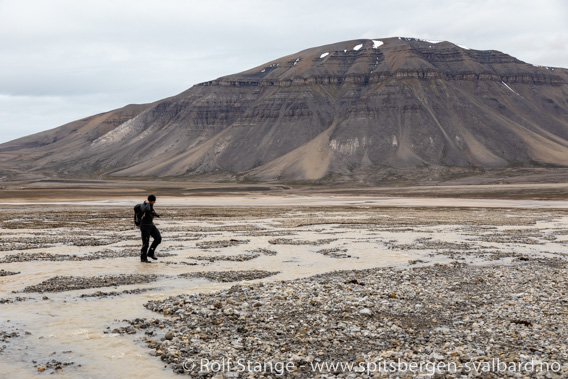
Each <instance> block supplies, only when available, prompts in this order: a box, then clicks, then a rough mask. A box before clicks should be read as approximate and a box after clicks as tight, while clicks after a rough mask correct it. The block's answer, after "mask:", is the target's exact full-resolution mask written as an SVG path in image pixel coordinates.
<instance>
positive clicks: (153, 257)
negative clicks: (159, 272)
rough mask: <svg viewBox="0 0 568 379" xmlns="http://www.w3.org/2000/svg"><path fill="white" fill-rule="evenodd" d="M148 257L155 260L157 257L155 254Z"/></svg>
mask: <svg viewBox="0 0 568 379" xmlns="http://www.w3.org/2000/svg"><path fill="white" fill-rule="evenodd" d="M148 258H152V259H153V260H155V261H157V260H158V257H156V256H155V255H148Z"/></svg>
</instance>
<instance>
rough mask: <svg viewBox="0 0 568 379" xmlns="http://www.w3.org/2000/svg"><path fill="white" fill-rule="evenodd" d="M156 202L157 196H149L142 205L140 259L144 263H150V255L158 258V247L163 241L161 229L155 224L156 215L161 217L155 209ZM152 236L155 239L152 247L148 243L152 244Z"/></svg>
mask: <svg viewBox="0 0 568 379" xmlns="http://www.w3.org/2000/svg"><path fill="white" fill-rule="evenodd" d="M155 203H156V196H154V195H150V196H148V200H144V203H143V204H142V206H141V212H142V217H141V219H140V232H141V233H142V250H141V251H140V261H141V262H143V263H150V261H149V260H148V257H150V258H152V259H158V257H156V247H158V245H159V244H160V242H162V236H161V235H160V231H159V230H158V228H156V225H154V217H158V218H159V217H160V215H158V214H157V213H156V212H155V211H154V204H155ZM150 237H152V238H153V239H154V241H152V245H150V249H148V245H149V244H150Z"/></svg>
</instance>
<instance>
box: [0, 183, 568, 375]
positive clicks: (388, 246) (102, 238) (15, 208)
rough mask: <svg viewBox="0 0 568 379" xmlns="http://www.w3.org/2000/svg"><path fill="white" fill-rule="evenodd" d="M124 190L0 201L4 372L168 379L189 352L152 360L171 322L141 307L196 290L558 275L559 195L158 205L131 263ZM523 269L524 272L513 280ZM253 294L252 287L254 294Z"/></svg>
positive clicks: (562, 224) (236, 198) (133, 247)
mask: <svg viewBox="0 0 568 379" xmlns="http://www.w3.org/2000/svg"><path fill="white" fill-rule="evenodd" d="M132 195H133V194H132V193H130V194H129V195H128V196H124V197H121V198H114V199H100V198H88V197H87V198H85V197H79V196H78V197H75V198H73V199H68V198H67V199H66V198H54V197H53V196H48V197H47V198H40V197H26V196H21V197H19V198H18V197H16V196H12V197H8V198H5V199H4V205H3V213H4V218H3V219H2V220H1V228H0V238H1V243H0V270H3V271H0V272H1V273H2V276H0V284H1V285H0V288H1V290H0V308H1V309H2V311H1V312H0V314H1V316H0V333H1V334H0V337H1V341H0V349H1V350H0V365H1V366H2V368H3V375H5V376H7V377H10V378H28V377H30V376H32V375H38V374H39V375H47V374H49V373H56V374H57V375H56V376H57V377H69V378H74V377H93V378H105V377H132V376H139V377H172V378H173V377H178V375H177V374H176V373H175V372H174V371H179V370H180V360H181V359H186V358H189V357H190V355H185V356H184V355H183V354H182V355H180V356H179V357H178V358H174V356H173V355H172V356H171V357H170V356H169V355H168V356H164V355H163V354H165V352H164V351H162V350H160V349H159V348H157V347H156V346H157V344H161V343H163V340H161V339H162V338H164V339H165V337H164V333H165V331H166V330H170V329H171V328H173V326H172V325H173V324H172V322H173V321H174V320H175V319H176V317H175V315H171V314H167V313H166V314H164V312H163V311H160V312H159V313H157V312H155V311H152V310H150V309H148V308H146V307H145V304H147V303H148V302H149V301H154V302H160V301H167V299H168V298H169V297H172V298H173V297H176V296H178V295H182V294H183V295H197V294H202V295H201V298H202V299H203V301H204V304H203V306H204V307H205V303H206V302H207V301H208V300H207V299H209V296H215V295H214V294H215V293H218V291H227V290H229V289H230V288H231V287H232V286H234V285H235V284H238V285H240V286H242V288H245V287H246V286H249V285H258V283H267V284H270V283H272V284H274V285H277V284H278V283H280V282H282V281H293V282H291V283H296V281H298V280H310V279H308V278H310V277H313V276H314V275H332V276H333V275H336V274H333V272H335V271H338V270H340V271H345V270H347V271H348V272H351V273H356V272H362V271H364V270H367V269H371V268H379V269H387V268H388V270H395V271H396V272H399V271H400V270H410V269H412V270H414V269H417V270H429V269H433V268H435V270H436V272H437V274H438V275H444V271H448V270H450V271H451V270H452V267H455V265H456V264H459V265H461V266H460V267H466V268H465V270H468V268H467V267H471V268H472V270H473V269H479V268H485V267H511V266H514V265H523V264H525V265H530V264H552V265H557V266H558V267H557V270H559V271H555V272H554V273H553V274H554V275H559V273H560V274H562V275H564V274H565V273H566V266H565V262H566V254H567V251H568V210H567V208H568V207H567V202H566V201H565V200H558V199H557V200H556V201H553V200H550V199H548V200H541V201H537V200H535V199H529V200H521V199H491V198H485V199H476V200H469V199H464V198H453V199H430V198H426V199H425V198H423V197H421V198H401V197H382V196H381V197H377V196H373V195H369V194H357V195H354V194H353V193H350V194H348V195H345V194H319V195H318V194H314V193H309V194H298V193H294V194H288V193H286V194H273V195H270V194H266V193H251V192H247V193H246V194H242V193H241V194H240V195H238V194H229V195H227V194H220V195H219V196H215V197H207V196H197V195H195V194H192V195H191V196H180V197H176V196H160V197H159V199H158V203H157V204H156V209H157V210H158V212H159V213H160V214H161V215H162V216H163V217H162V218H161V219H160V220H158V221H157V224H158V227H159V228H160V230H161V232H162V236H163V237H164V242H163V244H162V245H161V246H160V247H159V250H158V257H159V260H158V261H157V262H154V263H152V264H141V263H140V262H139V258H138V253H139V245H140V242H139V231H138V230H137V229H135V228H134V227H133V225H132V221H131V218H132V215H131V213H132V206H133V205H134V204H135V203H136V202H137V201H139V199H138V198H137V197H135V196H132ZM57 200H59V201H57ZM7 202H11V204H7ZM539 262H540V263H539ZM397 270H398V271H397ZM223 272H225V273H226V275H223ZM238 272H242V273H240V274H238ZM530 272H531V270H530V269H529V270H525V271H524V274H523V275H525V277H523V280H526V276H527V275H530ZM257 275H258V276H257ZM338 275H339V274H338ZM341 275H343V274H341ZM365 275H367V274H365ZM432 275H433V274H432ZM550 275H552V274H550ZM257 277H258V279H257ZM330 278H331V279H330V280H334V279H333V277H330ZM341 280H343V279H341ZM367 280H369V279H367ZM393 285H396V284H393ZM423 285H426V286H427V285H428V284H427V282H426V281H425V282H424V283H423ZM447 285H452V283H447ZM308 287H309V286H308ZM291 288H296V287H295V285H292V287H291ZM301 288H302V286H300V287H299V289H300V290H301ZM294 290H295V289H294ZM433 290H436V291H442V292H444V291H445V290H447V288H446V289H444V288H436V289H433ZM541 290H543V291H544V290H546V288H543V289H541ZM255 291H257V292H258V293H262V291H263V290H262V288H259V287H258V286H257V287H255ZM192 301H194V302H195V301H197V300H195V299H194V300H192ZM288 306H289V305H288ZM561 306H562V309H561V310H560V311H566V305H565V303H561ZM275 307H276V305H275ZM367 307H368V306H365V307H362V308H361V309H358V310H357V312H359V311H361V310H362V309H363V308H367ZM369 309H370V308H369ZM365 312H366V311H365ZM137 319H138V320H146V321H143V322H142V321H141V322H135V321H134V320H137ZM161 319H163V320H165V321H158V322H157V324H156V325H158V327H157V328H156V329H157V331H156V333H155V334H153V335H149V334H145V332H146V331H148V330H149V329H147V328H148V325H149V324H150V321H149V320H161ZM281 321H282V320H281ZM282 322H286V320H283V321H282ZM531 322H532V321H531ZM160 323H161V324H163V325H164V326H163V327H162V328H160V327H159V325H161V324H160ZM132 325H134V327H132ZM140 325H144V327H143V328H141V327H140ZM129 327H130V329H129ZM211 327H212V326H211ZM558 327H559V329H558V330H557V331H556V333H557V335H558V336H564V334H563V333H565V330H566V325H565V324H562V325H559V326H558ZM175 328H179V325H176V326H175ZM212 328H213V327H212ZM160 330H162V332H164V333H161V334H160ZM171 330H172V331H173V330H174V329H171ZM175 330H178V329H175ZM213 331H214V329H211V331H210V333H212V332H213ZM180 338H181V337H180ZM369 338H370V339H372V338H375V339H377V338H378V337H376V336H375V337H369ZM535 338H536V337H535ZM165 340H167V339H165ZM148 341H150V342H148ZM316 345H317V344H316ZM316 347H317V346H316ZM161 348H162V349H163V346H162V347H161ZM559 349H560V355H558V356H556V355H555V356H554V357H555V359H557V358H558V357H560V358H562V357H565V353H566V349H565V347H564V350H562V347H560V348H559ZM157 351H162V355H160V354H157V353H156V352H157ZM513 351H514V349H513ZM519 351H520V348H519ZM188 354H189V353H188ZM195 354H196V355H195V357H202V356H200V355H199V353H195ZM519 354H520V353H519ZM562 354H564V355H562ZM278 356H280V355H278ZM191 357H193V356H191ZM560 358H558V359H560ZM174 359H177V360H178V361H177V362H176V361H174ZM519 359H520V358H519ZM567 361H568V360H566V361H563V362H562V364H563V365H565V364H566V362H567ZM182 369H183V367H182ZM182 371H183V370H182ZM187 373H189V374H190V375H192V376H196V375H198V374H199V373H198V372H197V371H191V370H187ZM201 374H202V375H204V376H205V377H207V376H209V377H212V376H213V374H214V373H212V374H211V375H205V374H204V373H201ZM296 375H297V376H298V377H306V376H305V375H307V374H306V372H302V371H298V373H296ZM302 375H304V376H302ZM338 375H339V376H338V377H347V375H345V376H341V374H338ZM290 376H293V375H292V374H290ZM362 377H363V376H362Z"/></svg>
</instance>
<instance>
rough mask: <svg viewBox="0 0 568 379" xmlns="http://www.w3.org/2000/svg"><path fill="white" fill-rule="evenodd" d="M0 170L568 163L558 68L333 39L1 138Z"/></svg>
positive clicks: (306, 171) (299, 172) (80, 173)
mask: <svg viewBox="0 0 568 379" xmlns="http://www.w3.org/2000/svg"><path fill="white" fill-rule="evenodd" d="M0 165H1V167H3V168H4V170H6V169H7V168H8V169H10V170H13V171H17V170H29V171H31V172H41V173H45V174H48V175H52V176H68V177H92V176H105V175H112V176H126V177H139V176H152V177H169V176H184V177H189V176H195V175H204V174H207V175H210V174H227V173H228V174H230V175H238V177H240V178H243V177H244V178H250V179H258V180H274V179H281V180H319V179H322V178H326V177H327V178H332V179H333V178H334V177H342V178H346V177H347V178H349V177H351V176H353V175H358V174H359V173H361V172H365V173H367V174H368V181H370V182H373V181H374V180H376V178H375V177H374V176H373V172H378V171H380V170H382V169H384V168H389V169H394V170H396V169H406V168H413V167H418V168H424V167H429V168H433V167H461V168H467V169H471V168H476V167H479V168H495V167H535V166H553V167H556V166H568V70H565V69H559V68H546V67H536V66H533V65H530V64H526V63H524V62H521V61H519V60H517V59H515V58H513V57H511V56H509V55H506V54H503V53H500V52H497V51H476V50H469V49H466V48H461V47H458V46H456V45H454V44H452V43H449V42H440V43H433V42H428V41H422V40H416V39H405V38H388V39H381V40H356V41H347V42H341V43H337V44H333V45H327V46H322V47H317V48H313V49H308V50H304V51H302V52H299V53H297V54H293V55H289V56H286V57H283V58H280V59H277V60H274V61H272V62H269V63H267V64H265V65H262V66H259V67H256V68H254V69H251V70H248V71H245V72H242V73H240V74H234V75H230V76H226V77H222V78H219V79H217V80H214V81H210V82H206V83H202V84H200V85H196V86H194V87H192V88H191V89H189V90H187V91H185V92H183V93H181V94H179V95H177V96H175V97H171V98H168V99H165V100H162V101H158V102H156V103H153V104H148V105H140V106H128V107H125V108H123V109H120V110H116V111H112V112H109V113H106V114H102V115H97V116H93V117H90V118H88V119H84V120H80V121H76V122H74V123H71V124H67V125H64V126H62V127H60V128H57V129H54V130H51V131H48V132H44V133H40V134H38V135H33V136H29V137H25V138H23V139H19V140H16V141H12V142H9V143H6V144H3V145H0ZM332 179H331V180H332Z"/></svg>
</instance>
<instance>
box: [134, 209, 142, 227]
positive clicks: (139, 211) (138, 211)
mask: <svg viewBox="0 0 568 379" xmlns="http://www.w3.org/2000/svg"><path fill="white" fill-rule="evenodd" d="M142 216H144V212H143V211H142V204H136V205H135V206H134V225H136V226H138V227H139V226H140V222H141V221H142Z"/></svg>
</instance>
